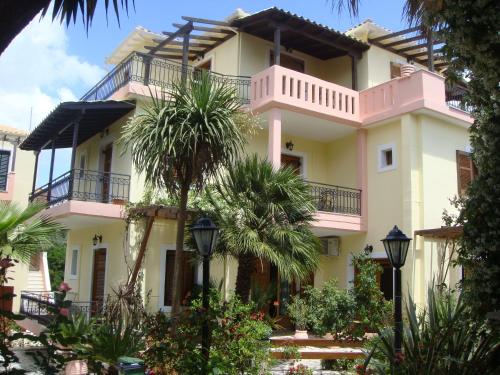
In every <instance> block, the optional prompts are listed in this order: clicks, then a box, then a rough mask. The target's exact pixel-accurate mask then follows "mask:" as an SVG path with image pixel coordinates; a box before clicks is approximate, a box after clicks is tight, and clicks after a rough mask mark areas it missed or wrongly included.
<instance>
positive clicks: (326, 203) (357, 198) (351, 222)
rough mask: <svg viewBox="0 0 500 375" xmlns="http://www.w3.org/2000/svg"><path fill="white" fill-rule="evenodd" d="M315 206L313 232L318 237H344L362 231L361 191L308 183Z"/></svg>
mask: <svg viewBox="0 0 500 375" xmlns="http://www.w3.org/2000/svg"><path fill="white" fill-rule="evenodd" d="M308 183H309V185H310V186H311V193H312V196H313V199H314V203H315V205H316V209H317V210H318V212H316V215H315V222H314V223H313V231H314V232H315V233H316V234H317V235H318V236H319V237H323V236H331V235H343V234H344V235H345V234H348V233H351V232H360V231H362V230H363V220H362V219H363V218H362V211H361V203H362V191H361V190H360V189H353V188H348V187H343V186H336V185H328V184H321V183H317V182H308Z"/></svg>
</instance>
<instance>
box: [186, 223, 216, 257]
mask: <svg viewBox="0 0 500 375" xmlns="http://www.w3.org/2000/svg"><path fill="white" fill-rule="evenodd" d="M191 233H192V234H193V237H194V239H195V241H196V246H197V247H198V251H199V252H200V255H201V256H204V257H205V256H210V255H212V253H213V251H214V248H215V245H216V244H217V239H218V235H219V228H217V226H216V225H215V224H214V222H213V221H212V220H211V219H210V218H208V217H202V218H200V219H198V220H196V222H195V223H194V224H193V225H192V226H191Z"/></svg>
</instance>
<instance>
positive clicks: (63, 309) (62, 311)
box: [59, 307, 69, 318]
mask: <svg viewBox="0 0 500 375" xmlns="http://www.w3.org/2000/svg"><path fill="white" fill-rule="evenodd" d="M59 314H61V315H62V316H65V317H66V318H67V317H68V316H69V309H68V308H66V307H61V308H60V309H59Z"/></svg>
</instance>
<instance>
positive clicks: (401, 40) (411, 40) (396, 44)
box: [383, 34, 425, 47]
mask: <svg viewBox="0 0 500 375" xmlns="http://www.w3.org/2000/svg"><path fill="white" fill-rule="evenodd" d="M424 38H425V36H424V35H421V34H419V35H417V36H413V37H411V38H407V39H400V40H397V41H395V42H391V43H383V45H384V46H386V47H395V46H399V45H400V44H406V43H410V42H415V41H417V40H421V39H424Z"/></svg>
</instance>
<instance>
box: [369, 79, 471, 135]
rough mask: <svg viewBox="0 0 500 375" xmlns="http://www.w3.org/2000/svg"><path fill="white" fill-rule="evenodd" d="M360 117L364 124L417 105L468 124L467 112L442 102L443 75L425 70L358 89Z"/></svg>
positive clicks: (386, 117)
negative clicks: (361, 89) (359, 90)
mask: <svg viewBox="0 0 500 375" xmlns="http://www.w3.org/2000/svg"><path fill="white" fill-rule="evenodd" d="M360 105H361V121H362V124H363V126H367V125H370V124H373V123H376V122H379V121H383V120H386V119H389V118H393V117H397V116H401V115H403V114H405V113H409V112H414V111H417V110H420V109H430V110H432V111H435V112H438V113H440V114H444V115H446V116H450V117H453V118H455V119H457V120H461V121H464V122H466V123H469V124H472V122H473V118H472V116H470V115H469V114H468V113H466V112H463V111H459V110H454V109H452V108H450V107H448V105H447V104H446V101H445V85H444V78H443V77H441V76H440V75H438V74H435V73H432V72H428V71H426V70H418V71H416V72H414V73H412V74H411V75H410V76H407V77H401V78H395V79H392V80H390V81H388V82H385V83H382V84H380V85H377V86H374V87H371V88H369V89H366V90H363V91H361V92H360Z"/></svg>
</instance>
